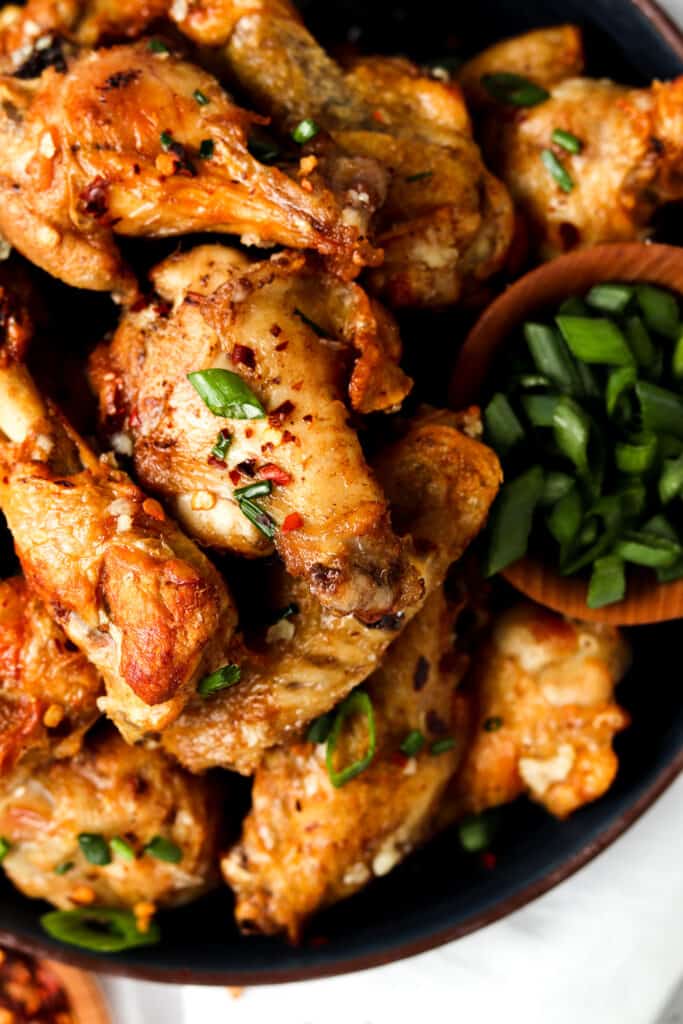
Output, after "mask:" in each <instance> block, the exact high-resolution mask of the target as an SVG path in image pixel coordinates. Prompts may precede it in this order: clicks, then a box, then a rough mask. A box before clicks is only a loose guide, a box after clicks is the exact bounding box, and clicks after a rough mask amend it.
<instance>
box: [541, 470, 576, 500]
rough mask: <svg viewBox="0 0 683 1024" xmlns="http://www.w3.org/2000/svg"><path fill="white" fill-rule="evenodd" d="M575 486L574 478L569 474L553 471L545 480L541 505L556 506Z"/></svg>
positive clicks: (546, 475)
mask: <svg viewBox="0 0 683 1024" xmlns="http://www.w3.org/2000/svg"><path fill="white" fill-rule="evenodd" d="M573 486H574V477H572V476H570V475H569V473H561V472H559V471H558V470H554V469H553V470H551V471H550V472H549V473H546V474H545V478H544V480H543V494H542V495H541V502H540V503H541V505H554V504H555V502H556V501H559V500H560V498H564V496H565V494H568V493H569V491H571V489H572V487H573Z"/></svg>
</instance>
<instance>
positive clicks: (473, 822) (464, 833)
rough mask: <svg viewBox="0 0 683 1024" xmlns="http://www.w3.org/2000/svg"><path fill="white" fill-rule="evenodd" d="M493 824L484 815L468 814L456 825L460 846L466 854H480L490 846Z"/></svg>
mask: <svg viewBox="0 0 683 1024" xmlns="http://www.w3.org/2000/svg"><path fill="white" fill-rule="evenodd" d="M494 834H495V822H494V819H493V818H492V817H489V816H487V815H484V814H470V815H468V816H467V817H466V818H463V819H462V821H461V822H460V824H459V825H458V836H459V838H460V845H461V846H462V848H463V849H464V850H467V852H468V853H480V852H481V851H482V850H486V849H487V848H488V847H489V846H490V845H491V840H492V839H493V836H494Z"/></svg>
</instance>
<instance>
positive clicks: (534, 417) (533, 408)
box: [521, 394, 560, 427]
mask: <svg viewBox="0 0 683 1024" xmlns="http://www.w3.org/2000/svg"><path fill="white" fill-rule="evenodd" d="M559 400H560V396H559V395H553V394H550V395H522V398H521V404H522V408H523V409H524V412H525V413H526V415H527V418H528V420H529V422H530V423H531V424H532V426H534V427H552V425H553V423H554V419H555V407H556V406H557V403H558V402H559Z"/></svg>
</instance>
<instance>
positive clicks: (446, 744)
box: [429, 736, 455, 756]
mask: <svg viewBox="0 0 683 1024" xmlns="http://www.w3.org/2000/svg"><path fill="white" fill-rule="evenodd" d="M454 746H455V739H454V737H453V736H444V738H443V739H442V740H437V741H436V742H435V743H432V745H431V747H430V748H429V752H430V754H434V755H435V756H438V755H439V754H445V753H447V752H448V751H449V750H452V749H453V747H454Z"/></svg>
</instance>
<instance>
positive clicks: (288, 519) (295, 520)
mask: <svg viewBox="0 0 683 1024" xmlns="http://www.w3.org/2000/svg"><path fill="white" fill-rule="evenodd" d="M303 525H304V521H303V518H302V517H301V516H300V515H299V513H298V512H290V513H289V515H288V516H285V518H284V521H283V523H282V526H281V527H280V530H281V531H282V533H291V531H292V530H300V529H301V527H302V526H303Z"/></svg>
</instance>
